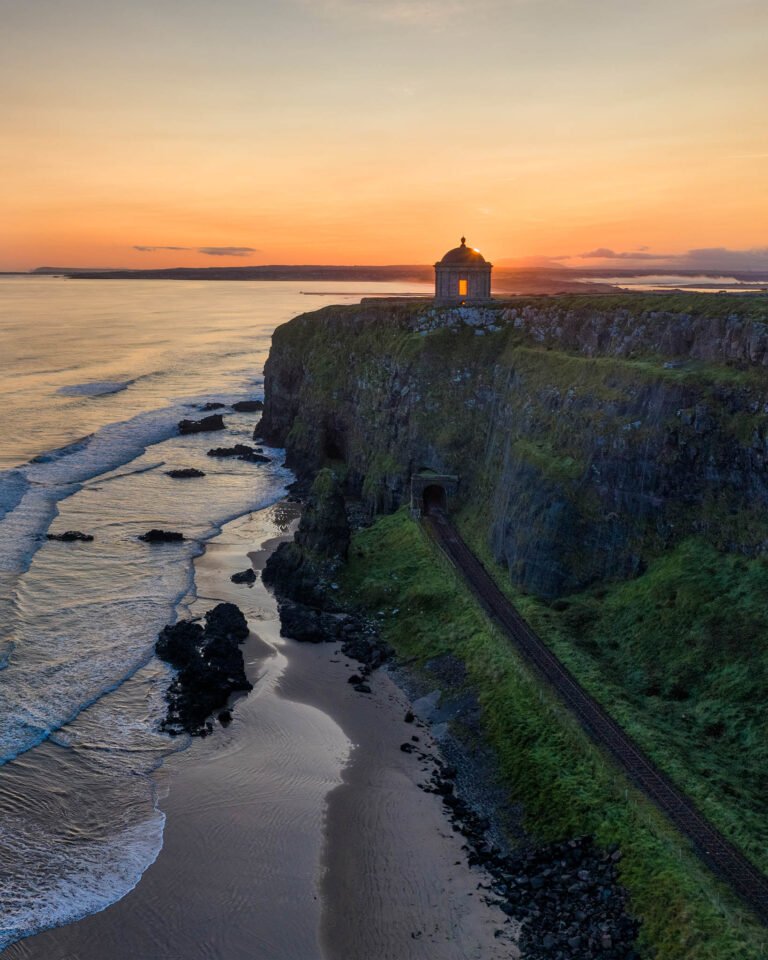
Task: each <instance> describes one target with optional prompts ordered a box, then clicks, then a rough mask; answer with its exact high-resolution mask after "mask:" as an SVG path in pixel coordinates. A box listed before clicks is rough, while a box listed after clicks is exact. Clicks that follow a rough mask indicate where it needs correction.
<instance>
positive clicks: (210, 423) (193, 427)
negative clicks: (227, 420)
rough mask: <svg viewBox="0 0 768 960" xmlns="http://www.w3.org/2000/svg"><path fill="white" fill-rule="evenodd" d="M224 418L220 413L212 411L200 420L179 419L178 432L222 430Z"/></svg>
mask: <svg viewBox="0 0 768 960" xmlns="http://www.w3.org/2000/svg"><path fill="white" fill-rule="evenodd" d="M223 429H224V418H223V417H222V415H221V414H220V413H212V414H211V415H210V416H209V417H203V419H202V420H179V433H181V434H187V433H209V432H210V431H212V430H223Z"/></svg>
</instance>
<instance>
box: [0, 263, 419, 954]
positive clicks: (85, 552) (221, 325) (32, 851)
mask: <svg viewBox="0 0 768 960" xmlns="http://www.w3.org/2000/svg"><path fill="white" fill-rule="evenodd" d="M425 293H429V288H428V287H427V286H426V285H422V284H406V283H375V284H374V283H339V282H336V281H334V282H332V283H323V282H300V283H296V282H280V281H278V282H258V281H257V282H247V281H241V282H204V281H162V280H155V281H139V280H136V281H117V280H114V281H113V280H77V279H66V278H58V277H34V276H19V277H11V276H6V277H0V410H1V411H2V413H1V415H0V416H1V418H2V419H1V422H2V426H1V427H0V950H2V949H4V948H5V947H6V946H8V945H9V944H11V943H13V942H14V941H16V940H19V939H21V938H23V937H27V936H30V935H31V934H33V933H35V932H37V931H40V930H43V929H46V928H49V927H53V926H58V925H60V924H64V923H68V922H72V921H74V920H77V919H79V918H81V917H84V916H87V915H88V914H91V913H94V912H97V911H99V910H102V909H104V908H105V907H107V906H108V905H109V904H111V903H114V902H115V901H117V900H119V899H120V898H121V897H123V896H124V895H125V894H127V893H128V892H129V891H130V890H131V889H133V887H135V885H136V884H137V883H138V882H139V880H140V878H141V876H142V874H143V872H144V871H145V870H146V869H147V867H148V866H150V865H151V864H152V863H153V861H154V860H155V858H156V857H157V855H158V853H159V851H160V850H161V848H162V844H163V829H164V816H163V813H162V811H161V809H160V805H159V802H158V789H157V782H156V777H155V773H156V771H157V770H158V768H159V767H160V766H161V764H162V763H163V761H164V759H165V758H167V757H168V756H169V755H170V754H172V753H173V752H175V751H178V750H183V749H187V748H189V746H190V744H189V741H188V740H187V739H186V738H175V739H174V738H171V737H169V736H168V735H167V734H165V733H163V732H162V731H161V729H160V722H161V720H162V717H163V714H164V700H163V694H164V690H165V689H166V687H167V684H168V682H169V678H170V674H169V671H168V668H167V667H166V666H165V665H164V664H162V663H160V662H159V661H158V660H157V658H155V657H154V656H153V646H154V641H155V639H156V637H157V633H158V631H159V630H160V629H161V628H162V627H163V626H164V625H165V624H167V623H169V622H173V621H174V620H175V619H177V618H178V617H182V616H184V615H185V612H187V610H188V609H189V606H190V605H191V604H192V603H193V602H194V601H195V599H196V586H195V581H194V566H193V561H194V559H195V557H196V556H199V555H200V553H201V552H203V551H204V550H205V545H206V543H207V542H208V541H209V540H210V539H211V538H213V537H214V536H216V535H217V533H218V532H219V531H220V530H221V528H222V526H223V525H224V524H226V523H228V522H229V521H231V520H233V519H234V518H237V517H241V516H245V515H247V514H249V513H251V512H252V511H255V510H258V509H260V508H262V507H265V506H267V505H269V504H271V503H274V502H276V501H277V500H279V499H280V498H282V497H283V496H284V494H285V491H286V487H287V485H288V484H289V483H290V481H291V479H292V477H291V474H290V472H289V471H288V470H287V469H286V468H285V466H284V463H283V459H284V458H283V451H282V450H278V449H271V448H268V447H267V448H265V451H264V452H265V454H266V455H267V456H268V457H269V459H270V462H269V463H266V464H253V463H244V462H240V461H236V460H234V461H233V460H231V459H218V458H212V457H209V456H208V455H207V451H208V450H209V449H210V448H211V447H213V446H231V445H232V444H234V443H237V442H243V443H252V442H253V440H252V438H253V434H254V429H255V427H256V425H257V423H258V419H259V414H258V413H237V412H234V411H233V410H232V409H231V407H230V405H231V404H232V403H233V402H235V401H237V400H252V399H262V398H263V387H264V380H263V369H264V361H265V359H266V357H267V353H268V351H269V345H270V339H271V335H272V332H273V330H274V329H275V327H276V326H278V325H279V324H281V323H283V322H285V321H287V320H289V319H290V318H291V317H292V316H295V315H297V314H299V313H303V312H306V311H308V310H313V309H316V308H318V307H319V306H322V305H325V304H327V303H329V302H330V303H356V302H359V300H360V299H361V297H363V296H392V295H399V294H425ZM211 402H219V403H223V404H225V405H226V406H225V408H224V409H222V410H221V411H220V412H221V413H222V414H223V416H224V420H225V424H226V429H225V430H224V431H220V432H216V433H204V434H192V435H186V436H181V435H179V433H178V429H177V424H178V421H179V420H181V419H183V418H192V419H197V418H199V417H202V416H203V415H204V411H203V409H202V408H203V407H204V406H205V405H206V404H207V403H211ZM179 467H196V468H198V469H200V470H203V471H204V472H205V477H202V478H199V479H195V480H175V479H172V478H171V477H169V476H168V475H167V472H166V471H168V470H170V469H173V468H179ZM151 528H161V529H166V530H173V531H180V532H182V533H183V534H184V537H185V539H184V541H183V542H182V543H170V544H159V545H149V544H146V543H144V542H142V541H141V540H139V539H138V538H139V535H140V534H142V533H144V532H146V531H147V530H149V529H151ZM67 530H78V531H81V532H83V533H86V534H89V535H92V536H93V538H94V539H93V541H92V542H89V543H81V542H74V543H65V542H60V541H57V540H49V539H47V534H49V533H53V534H56V533H62V532H64V531H67Z"/></svg>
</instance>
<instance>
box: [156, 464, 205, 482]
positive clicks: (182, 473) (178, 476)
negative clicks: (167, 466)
mask: <svg viewBox="0 0 768 960" xmlns="http://www.w3.org/2000/svg"><path fill="white" fill-rule="evenodd" d="M165 472H166V475H167V476H169V477H173V479H174V480H187V479H189V478H191V477H204V476H205V473H204V472H203V471H202V470H198V469H196V468H195V467H179V469H177V470H166V471H165Z"/></svg>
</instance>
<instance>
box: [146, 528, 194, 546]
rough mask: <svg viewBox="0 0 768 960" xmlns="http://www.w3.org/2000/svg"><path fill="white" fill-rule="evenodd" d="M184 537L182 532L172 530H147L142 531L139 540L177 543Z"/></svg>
mask: <svg viewBox="0 0 768 960" xmlns="http://www.w3.org/2000/svg"><path fill="white" fill-rule="evenodd" d="M183 539H184V534H183V533H175V532H174V531H173V530H155V529H152V530H147V532H146V533H142V534H141V536H140V537H139V540H143V541H144V542H145V543H178V542H179V541H180V540H183Z"/></svg>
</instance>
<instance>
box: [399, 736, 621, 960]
mask: <svg viewBox="0 0 768 960" xmlns="http://www.w3.org/2000/svg"><path fill="white" fill-rule="evenodd" d="M409 747H411V744H403V745H402V746H401V747H400V749H401V750H406V749H407V748H409ZM456 776H457V771H456V770H455V768H452V767H449V766H447V765H445V764H444V763H442V761H440V760H438V761H437V769H436V770H435V771H434V773H433V774H432V778H431V782H430V783H429V785H427V786H425V787H424V789H426V790H427V791H428V792H430V793H436V794H437V795H438V796H440V797H442V800H443V803H444V805H445V807H446V812H447V813H448V816H449V817H450V819H451V821H452V823H453V827H454V829H455V830H458V831H459V832H460V833H462V834H463V836H464V837H465V838H466V840H467V849H468V851H469V853H468V860H469V863H470V865H471V866H474V865H479V866H482V867H484V868H485V869H486V870H487V871H488V872H489V873H490V874H491V877H492V878H493V884H492V886H491V894H492V898H493V901H494V902H495V903H496V904H497V905H498V906H499V907H500V908H501V910H502V911H503V912H504V913H505V914H506V915H507V916H508V917H510V918H512V919H515V920H517V921H518V922H520V923H522V928H521V933H520V941H519V945H520V949H521V952H522V955H523V956H524V957H526V958H529V960H546V958H552V957H556V958H559V960H598V958H599V960H609V958H610V960H636V958H637V956H638V954H637V953H636V952H635V948H634V944H635V941H636V939H637V935H638V930H639V923H638V921H637V920H636V919H635V918H634V917H632V916H631V915H630V914H629V912H628V909H627V906H628V904H627V895H626V891H625V890H624V888H623V887H622V886H621V885H620V883H619V878H618V869H617V864H618V861H619V860H620V859H621V853H620V851H619V850H618V849H617V848H616V847H609V848H608V849H600V848H599V847H597V846H596V844H595V843H594V840H593V838H592V837H589V836H583V837H573V838H571V839H568V840H563V841H560V842H557V843H550V844H542V845H539V846H534V847H531V846H528V847H525V848H521V849H518V850H515V851H514V852H513V853H507V852H505V851H502V850H501V849H500V848H499V847H498V846H497V845H496V844H495V843H494V841H493V840H492V839H491V837H490V834H489V827H490V822H489V820H488V819H487V818H486V817H484V816H483V815H481V814H479V813H478V812H477V811H476V809H475V808H474V807H473V806H472V805H471V804H470V803H468V802H467V801H466V800H465V799H464V798H463V797H462V796H461V795H460V794H459V795H457V793H456V789H455V780H456Z"/></svg>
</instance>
